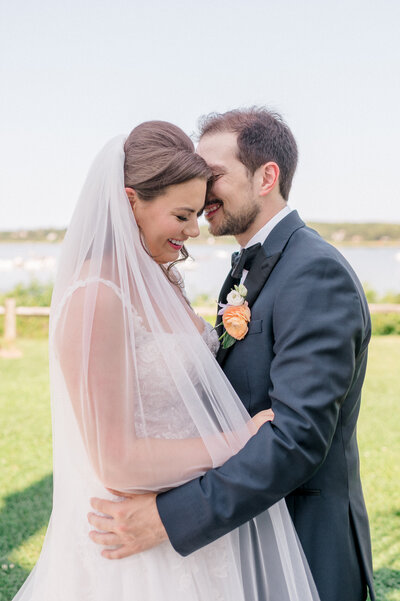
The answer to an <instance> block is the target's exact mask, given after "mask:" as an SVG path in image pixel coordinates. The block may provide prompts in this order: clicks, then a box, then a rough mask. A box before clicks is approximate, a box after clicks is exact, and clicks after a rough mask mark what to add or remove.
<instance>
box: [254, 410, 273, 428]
mask: <svg viewBox="0 0 400 601" xmlns="http://www.w3.org/2000/svg"><path fill="white" fill-rule="evenodd" d="M274 417H275V414H274V412H273V411H272V409H264V411H259V412H258V413H256V415H255V416H254V417H252V418H251V421H252V422H253V424H254V425H255V427H256V428H257V432H258V430H259V429H260V428H261V426H262V425H263V424H265V422H272V420H273V419H274Z"/></svg>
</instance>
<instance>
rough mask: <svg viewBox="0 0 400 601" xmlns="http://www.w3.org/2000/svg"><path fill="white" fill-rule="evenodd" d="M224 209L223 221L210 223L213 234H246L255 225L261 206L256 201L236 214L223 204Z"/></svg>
mask: <svg viewBox="0 0 400 601" xmlns="http://www.w3.org/2000/svg"><path fill="white" fill-rule="evenodd" d="M220 210H221V209H220ZM222 211H223V216H224V218H223V221H222V222H221V223H218V224H215V225H214V224H213V223H210V232H211V234H212V235H213V236H238V235H240V234H244V233H245V232H246V231H247V230H248V229H249V227H250V226H251V225H253V223H254V221H255V220H256V218H257V215H258V214H259V212H260V211H261V207H260V206H259V205H257V204H255V203H254V204H253V205H252V206H250V207H248V206H247V207H243V208H242V210H241V211H240V212H239V213H236V214H235V215H234V214H233V213H229V212H228V211H226V210H225V209H224V206H223V205H222Z"/></svg>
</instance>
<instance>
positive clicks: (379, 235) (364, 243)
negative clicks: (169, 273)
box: [0, 222, 400, 248]
mask: <svg viewBox="0 0 400 601" xmlns="http://www.w3.org/2000/svg"><path fill="white" fill-rule="evenodd" d="M307 225H308V226H309V227H311V228H312V229H314V230H316V231H317V232H318V233H319V234H320V235H321V236H322V238H324V240H326V241H327V242H329V243H330V244H333V245H334V246H337V247H371V248H386V247H395V246H399V245H400V224H397V223H339V222H338V223H329V222H307ZM65 233H66V229H58V228H38V229H35V230H23V229H20V230H14V231H0V244H25V243H26V244H60V243H61V242H62V241H63V239H64V236H65ZM198 244H205V245H210V247H212V246H214V245H215V246H224V245H236V244H237V243H236V241H235V239H234V238H233V236H223V237H221V238H214V237H213V236H211V235H210V233H209V231H208V226H207V224H203V225H200V235H199V237H198V238H192V239H191V240H190V243H189V245H190V246H195V245H198Z"/></svg>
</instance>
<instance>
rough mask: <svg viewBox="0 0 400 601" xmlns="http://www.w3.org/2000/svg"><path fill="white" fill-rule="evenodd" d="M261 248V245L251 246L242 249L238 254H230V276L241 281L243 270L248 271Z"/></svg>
mask: <svg viewBox="0 0 400 601" xmlns="http://www.w3.org/2000/svg"><path fill="white" fill-rule="evenodd" d="M260 248H261V244H260V243H258V244H253V246H249V248H243V249H242V250H241V251H240V252H234V253H233V254H232V271H231V276H232V277H233V278H236V279H238V280H240V279H241V277H242V274H243V269H247V271H248V270H249V269H250V267H251V265H252V263H253V261H254V257H255V256H256V254H257V253H258V251H259V249H260Z"/></svg>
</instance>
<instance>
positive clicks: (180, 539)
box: [15, 108, 375, 601]
mask: <svg viewBox="0 0 400 601" xmlns="http://www.w3.org/2000/svg"><path fill="white" fill-rule="evenodd" d="M296 163H297V147H296V142H295V140H294V138H293V135H292V133H291V131H290V130H289V128H288V126H287V125H286V124H285V123H284V122H283V121H282V119H281V118H280V117H279V115H276V114H274V113H271V112H270V111H268V110H266V109H262V108H261V109H249V110H236V111H230V112H228V113H225V114H213V115H211V116H210V117H208V118H206V119H205V120H204V121H203V123H202V127H201V132H200V142H199V144H198V147H197V151H196V153H195V151H194V148H193V144H192V142H191V141H190V139H189V138H188V137H187V136H186V135H185V134H184V133H183V132H182V131H181V130H180V129H179V128H177V127H175V126H173V125H171V124H168V123H165V122H160V121H152V122H147V123H143V124H142V125H140V126H138V127H136V128H135V129H134V130H133V131H132V132H131V134H130V135H129V136H128V138H127V139H126V140H125V139H122V138H117V139H114V140H112V141H111V142H109V143H108V144H107V145H106V147H105V148H104V149H103V150H102V151H101V152H100V154H99V155H98V157H97V158H96V160H95V162H94V164H93V166H92V168H91V170H90V172H89V175H88V178H87V181H86V183H85V186H84V188H83V191H82V194H81V198H80V200H79V203H78V206H77V208H76V210H75V213H74V216H73V219H72V223H71V225H70V227H69V230H68V232H67V235H66V238H65V241H64V246H63V253H62V257H61V260H60V266H59V272H58V276H57V281H56V285H55V289H54V294H53V300H52V311H51V323H50V370H51V389H52V390H51V394H52V411H53V436H54V503H53V512H52V517H51V520H50V524H49V528H48V532H47V535H46V539H45V542H44V546H43V549H42V553H41V556H40V559H39V561H38V563H37V565H36V567H35V569H34V571H33V572H32V574H31V576H30V577H29V578H28V580H27V581H26V583H25V584H24V586H23V587H22V589H21V590H20V592H19V593H18V594H17V596H16V597H15V599H17V600H24V601H28V600H31V601H34V600H39V599H40V601H47V600H49V601H50V600H51V601H56V600H57V601H59V600H64V599H65V600H67V599H68V601H80V600H81V601H86V600H87V601H89V600H93V601H94V600H95V601H108V600H109V599H110V600H111V599H112V600H118V601H124V600H126V601H128V600H138V601H139V600H140V601H169V600H171V601H172V600H173V601H180V600H182V601H183V600H185V601H317V600H318V599H320V601H362V600H364V599H366V597H367V589H369V594H370V598H371V599H372V600H373V599H374V598H375V597H374V592H373V584H372V566H371V550H370V539H369V528H368V518H367V514H366V509H365V505H364V500H363V494H362V488H361V482H360V475H359V458H358V449H357V441H356V424H357V418H358V413H359V409H360V399H361V387H362V384H363V380H364V375H365V369H366V361H367V346H368V342H369V338H370V333H371V330H370V319H369V313H368V306H367V303H366V300H365V297H364V294H363V291H362V287H361V285H360V283H359V281H358V279H357V277H356V275H355V274H354V272H353V270H352V269H351V267H350V266H349V265H348V264H347V262H346V261H345V259H344V258H343V257H342V256H341V254H340V253H339V252H337V251H336V250H335V249H334V248H332V247H331V246H330V245H329V244H327V243H326V242H324V241H323V240H322V239H321V238H320V237H319V235H318V234H317V233H316V232H315V231H313V230H311V229H309V228H307V227H306V226H305V225H304V223H303V221H302V220H301V219H300V217H299V215H298V213H297V212H296V211H292V210H291V209H290V208H289V206H288V204H287V200H288V195H289V191H290V188H291V183H292V178H293V175H294V172H295V168H296ZM203 211H204V213H205V216H206V219H207V220H208V222H209V226H210V231H211V233H212V234H214V235H215V236H222V235H228V234H229V235H234V236H235V237H236V239H237V241H238V243H239V244H240V246H241V247H242V249H244V250H241V251H240V254H236V255H235V256H234V257H233V267H232V271H231V272H230V274H228V276H227V278H226V281H225V283H224V284H223V287H222V290H221V294H220V298H219V302H220V303H221V305H220V308H221V307H222V309H221V310H220V311H219V313H220V315H219V317H218V320H217V323H218V326H217V328H216V329H212V328H211V326H209V325H208V324H206V323H205V322H204V321H203V320H202V319H200V318H199V317H198V316H197V315H196V314H195V312H194V311H193V310H192V309H191V307H190V305H189V303H188V301H187V299H186V297H185V294H184V290H183V288H182V284H181V282H180V278H179V275H178V272H177V271H176V268H175V267H174V265H175V263H176V262H177V261H178V260H183V259H184V258H185V257H187V252H186V250H185V247H184V246H183V245H184V242H185V241H186V240H187V239H188V238H190V237H196V236H197V235H198V234H199V228H198V223H197V218H198V215H200V214H201V213H202V212H203ZM240 284H243V286H240ZM232 291H234V293H233V294H232ZM221 313H222V314H221ZM221 335H222V337H223V339H222V343H221V344H220V343H219V341H218V338H219V337H220V336H221ZM214 355H216V358H217V360H216V359H215V358H214ZM221 368H222V369H221ZM90 499H91V505H90ZM87 514H88V515H87ZM99 545H100V546H99ZM111 559H112V560H113V561H111Z"/></svg>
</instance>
